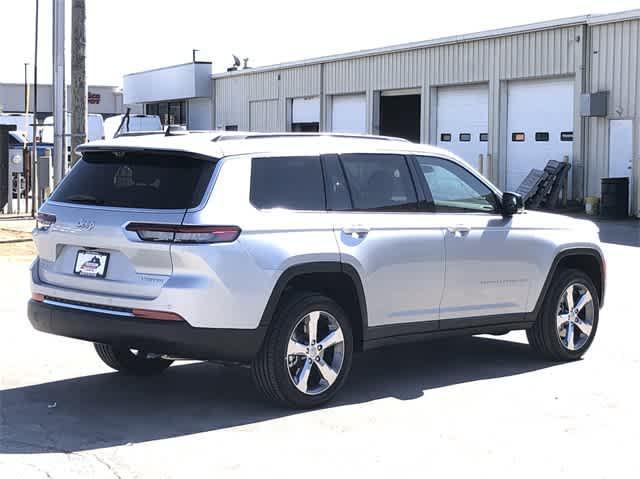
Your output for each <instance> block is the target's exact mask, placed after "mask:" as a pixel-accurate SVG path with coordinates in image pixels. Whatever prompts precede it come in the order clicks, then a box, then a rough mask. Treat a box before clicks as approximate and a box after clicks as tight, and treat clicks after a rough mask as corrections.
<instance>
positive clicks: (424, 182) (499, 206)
mask: <svg viewBox="0 0 640 479" xmlns="http://www.w3.org/2000/svg"><path fill="white" fill-rule="evenodd" d="M420 156H423V157H427V158H436V159H439V160H443V161H448V162H449V163H453V164H455V165H458V166H459V167H460V168H464V169H465V170H467V171H468V172H469V173H470V174H472V175H473V176H474V177H475V178H476V179H478V180H479V181H480V182H481V183H482V184H483V185H484V186H486V187H487V189H488V190H489V191H491V194H492V195H493V198H494V200H495V202H496V209H495V211H491V212H489V211H486V212H485V211H471V210H469V211H438V208H437V207H436V205H435V202H434V200H433V196H432V195H431V189H430V188H429V184H428V183H427V179H426V178H425V177H424V174H422V170H421V168H420V164H419V163H418V157H420ZM411 161H412V162H413V164H414V168H415V169H416V171H418V172H420V173H421V174H420V175H418V181H419V182H420V183H421V184H422V188H424V189H425V190H426V191H428V198H429V200H428V201H430V202H431V207H432V208H433V210H432V211H426V210H425V211H423V213H424V212H428V213H434V214H441V215H442V214H445V215H492V216H497V215H502V198H501V197H500V195H499V194H497V193H496V192H495V190H494V189H493V188H492V187H491V186H489V185H488V184H487V182H486V181H484V179H483V178H481V177H480V176H479V175H477V174H476V173H475V172H474V171H473V170H472V169H468V168H466V167H464V166H463V165H461V164H459V163H458V162H456V161H453V160H452V159H451V158H447V157H446V156H440V155H436V154H429V153H419V154H413V155H411Z"/></svg>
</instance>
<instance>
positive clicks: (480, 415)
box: [0, 222, 640, 479]
mask: <svg viewBox="0 0 640 479" xmlns="http://www.w3.org/2000/svg"><path fill="white" fill-rule="evenodd" d="M601 228H602V238H603V240H605V241H608V243H606V244H605V252H606V255H607V260H608V290H607V296H606V304H605V308H604V310H603V311H602V315H601V321H600V326H599V329H598V335H597V338H596V341H595V343H594V345H593V347H592V349H591V350H590V351H589V353H588V354H587V355H586V356H585V359H584V360H582V361H577V362H574V363H567V364H557V363H551V362H547V361H542V360H539V359H537V358H536V357H535V356H533V355H532V354H531V353H530V351H529V348H528V346H527V345H526V344H524V343H525V341H524V334H523V333H520V332H517V333H510V334H509V335H507V336H501V337H498V338H493V337H476V338H463V339H455V340H447V341H438V342H435V341H434V342H428V343H421V344H414V345H408V346H399V347H392V348H389V349H382V350H377V351H373V352H370V353H365V354H361V355H359V356H358V357H357V358H356V360H355V362H354V368H353V371H352V374H351V378H350V380H349V382H348V384H347V386H346V388H345V390H344V392H343V393H342V394H341V395H340V396H339V397H338V398H337V400H336V401H335V402H333V403H331V404H330V405H329V406H328V407H326V408H324V409H320V410H316V411H308V412H292V411H288V410H283V409H277V408H274V407H272V406H270V405H267V404H265V403H263V402H261V400H260V399H259V398H258V397H257V394H256V393H255V391H254V389H253V385H252V383H251V380H250V375H249V371H248V370H247V369H244V368H230V367H222V366H216V365H211V364H206V363H186V364H180V365H175V366H173V367H171V368H170V369H169V370H168V371H167V372H166V374H164V375H161V376H159V377H154V378H147V379H134V378H130V377H122V376H120V375H118V374H115V373H113V372H111V371H110V370H109V369H108V368H107V367H106V366H104V365H103V364H102V363H101V362H100V361H99V360H98V358H97V356H96V355H95V353H94V352H93V349H92V347H91V345H90V344H88V343H83V342H79V341H73V340H69V339H64V338H58V337H54V336H50V335H45V334H42V333H38V332H36V331H34V330H32V329H31V327H30V326H29V325H28V322H27V320H26V318H25V302H26V298H27V297H28V284H27V283H28V282H27V279H28V271H27V267H28V262H27V261H26V260H25V261H7V260H6V258H5V259H3V258H2V257H1V256H0V271H1V277H0V318H1V319H0V321H1V322H2V330H1V333H0V334H1V336H0V338H1V339H0V364H1V367H0V386H1V387H0V389H1V390H2V391H1V393H0V477H1V478H23V477H24V478H41V477H42V478H45V477H49V478H54V479H56V478H64V479H68V478H86V477H92V479H101V478H147V477H148V478H154V479H161V478H173V477H179V478H186V477H189V478H191V477H198V478H199V477H273V476H276V475H278V476H280V477H287V476H290V475H292V474H296V473H300V472H302V473H303V474H311V475H313V476H314V477H315V476H324V475H336V474H337V475H338V477H343V476H346V475H347V474H352V475H353V474H356V476H355V477H363V476H365V475H366V477H385V478H388V477H390V476H391V475H393V477H403V476H405V475H407V476H408V475H409V474H411V475H412V476H413V475H415V474H420V475H421V476H422V477H425V476H426V475H427V474H438V475H439V476H438V477H459V476H462V475H463V474H464V475H465V476H472V477H483V476H489V475H491V476H492V477H518V478H522V477H527V478H528V477H531V478H533V477H536V478H539V477H558V476H560V475H563V476H566V477H583V478H584V477H589V478H591V477H594V478H602V477H607V478H608V477H611V478H621V477H632V476H633V475H634V474H635V473H634V472H633V471H637V470H638V468H639V467H640V456H639V455H638V453H637V446H638V439H637V431H638V429H639V427H640V412H639V410H640V408H638V404H639V403H640V390H639V384H640V381H639V378H640V349H639V348H638V346H637V344H636V343H635V338H638V337H640V321H638V318H639V316H638V313H637V310H638V308H637V304H638V301H637V296H638V293H637V284H638V279H637V278H638V274H639V273H638V272H639V271H640V249H639V246H640V241H638V240H639V239H640V237H639V234H640V233H639V232H640V230H639V229H638V228H639V227H638V223H637V222H604V223H602V224H601Z"/></svg>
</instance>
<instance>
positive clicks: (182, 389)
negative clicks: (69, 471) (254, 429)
mask: <svg viewBox="0 0 640 479" xmlns="http://www.w3.org/2000/svg"><path fill="white" fill-rule="evenodd" d="M554 364H556V363H553V362H548V361H543V360H540V359H538V358H537V357H536V356H535V355H534V354H533V352H532V351H531V350H530V348H529V347H528V345H526V344H522V343H516V342H512V341H506V340H502V339H494V338H486V337H468V338H455V339H448V340H439V341H433V342H426V343H416V344H409V345H400V346H393V347H389V348H385V349H379V350H375V351H370V352H366V353H362V354H359V355H356V357H355V358H354V364H353V369H352V371H351V377H350V379H349V381H348V382H347V384H346V385H345V387H344V389H343V390H342V391H341V392H340V393H339V394H338V396H337V397H336V399H335V400H334V401H332V402H331V403H330V404H329V405H327V406H325V408H334V407H338V406H343V405H350V404H362V403H366V402H369V401H375V400H377V399H383V398H397V399H400V400H406V401H408V400H412V399H415V398H419V397H422V396H423V395H425V394H428V393H429V391H430V390H433V389H437V388H443V387H449V386H453V385H456V384H461V383H466V382H470V381H478V380H483V379H491V378H499V377H507V376H513V375H517V374H523V373H527V372H530V371H534V370H537V369H541V368H546V367H550V366H552V365H554ZM0 395H1V397H0V407H1V416H0V432H1V433H2V434H0V454H7V453H8V454H11V453H21V454H25V453H34V454H37V453H45V452H54V451H59V452H67V453H69V452H77V451H83V450H87V449H96V448H103V447H111V446H119V445H126V444H130V443H132V444H134V443H140V442H146V441H153V440H157V439H165V438H171V437H177V436H183V435H188V434H194V433H199V432H206V431H214V430H219V429H225V428H230V427H234V426H242V425H249V424H254V423H258V422H262V421H268V420H270V419H276V418H281V417H285V416H290V415H294V414H304V411H295V410H288V409H284V408H279V407H275V406H272V405H270V404H268V403H265V402H264V401H262V400H261V398H260V396H259V395H258V394H257V392H256V390H255V389H254V386H253V384H252V382H251V377H250V370H249V369H248V368H237V367H225V366H219V365H213V364H210V363H190V364H184V365H176V366H173V367H171V368H170V369H169V370H168V371H166V372H165V373H164V374H162V375H160V376H155V377H149V378H135V377H130V376H124V375H121V374H117V373H107V374H97V375H93V376H86V377H78V378H72V379H65V380H61V381H54V382H49V383H44V384H37V385H33V386H25V387H19V388H15V389H8V390H4V391H0Z"/></svg>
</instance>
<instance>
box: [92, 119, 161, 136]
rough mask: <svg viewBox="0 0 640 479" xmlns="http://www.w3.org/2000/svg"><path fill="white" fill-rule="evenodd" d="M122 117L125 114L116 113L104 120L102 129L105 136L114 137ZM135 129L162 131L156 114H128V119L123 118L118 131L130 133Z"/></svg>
mask: <svg viewBox="0 0 640 479" xmlns="http://www.w3.org/2000/svg"><path fill="white" fill-rule="evenodd" d="M123 118H125V115H116V116H111V117H109V118H107V119H106V120H105V121H104V131H105V136H106V137H107V138H113V137H114V135H115V134H116V132H117V131H118V127H119V126H120V124H121V123H122V119H123ZM135 131H138V132H143V131H162V123H161V122H160V117H159V116H158V115H143V114H133V113H132V114H130V115H129V118H128V121H127V120H126V119H125V122H124V123H123V125H122V129H121V130H120V133H131V132H135Z"/></svg>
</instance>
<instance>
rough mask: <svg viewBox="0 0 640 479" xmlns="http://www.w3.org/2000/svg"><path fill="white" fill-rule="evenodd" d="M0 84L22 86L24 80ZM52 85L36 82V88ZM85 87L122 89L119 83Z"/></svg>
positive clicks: (31, 82)
mask: <svg viewBox="0 0 640 479" xmlns="http://www.w3.org/2000/svg"><path fill="white" fill-rule="evenodd" d="M27 83H28V84H29V85H30V86H33V81H32V80H30V81H29V82H27ZM0 86H20V87H23V86H24V82H0ZM50 86H52V84H51V83H40V82H38V88H40V87H45V88H46V87H50ZM67 87H68V88H69V87H71V83H67ZM87 88H114V89H117V90H122V87H121V86H119V85H87Z"/></svg>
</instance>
